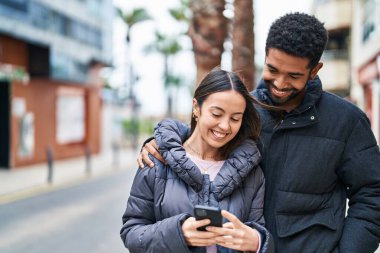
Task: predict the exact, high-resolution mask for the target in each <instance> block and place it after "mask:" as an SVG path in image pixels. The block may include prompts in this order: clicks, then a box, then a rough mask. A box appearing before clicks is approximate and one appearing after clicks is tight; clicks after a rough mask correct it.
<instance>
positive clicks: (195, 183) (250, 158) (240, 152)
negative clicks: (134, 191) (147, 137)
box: [154, 119, 261, 200]
mask: <svg viewBox="0 0 380 253" xmlns="http://www.w3.org/2000/svg"><path fill="white" fill-rule="evenodd" d="M154 138H155V140H156V142H157V144H158V146H159V151H160V153H161V155H162V156H163V158H164V159H165V161H166V162H167V165H168V166H170V167H171V169H172V170H173V171H174V172H176V173H177V175H178V176H179V177H180V178H181V179H182V180H183V181H184V182H186V183H187V184H188V185H190V186H191V187H192V188H193V189H194V190H195V191H197V192H199V191H200V190H201V189H202V182H203V176H202V173H201V172H200V170H199V169H198V167H197V166H196V165H195V163H193V161H191V159H189V158H188V157H187V156H186V151H185V149H184V148H183V147H182V140H181V133H180V132H179V129H178V125H177V124H176V123H175V121H174V120H171V119H165V120H163V121H161V122H160V123H159V124H158V125H157V127H156V128H155V133H154ZM260 160H261V155H260V153H259V151H258V149H257V146H256V143H255V142H254V141H252V140H246V141H245V142H244V143H243V144H242V145H240V146H239V147H238V148H236V149H235V150H234V152H233V153H232V154H230V156H229V157H228V159H227V160H226V161H225V163H224V164H223V166H222V168H221V169H220V172H219V173H218V175H217V176H216V177H215V180H214V181H213V183H212V186H211V187H212V189H211V191H212V192H213V193H214V194H215V197H216V199H217V200H220V199H223V198H224V197H226V196H228V195H230V194H231V193H232V192H233V191H234V190H235V189H236V188H237V187H238V186H239V185H240V184H241V182H243V181H244V179H245V178H246V177H247V175H248V174H249V173H250V172H251V171H252V170H253V169H255V168H257V165H258V164H259V162H260Z"/></svg>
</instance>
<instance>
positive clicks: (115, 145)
mask: <svg viewBox="0 0 380 253" xmlns="http://www.w3.org/2000/svg"><path fill="white" fill-rule="evenodd" d="M119 149H120V147H119V144H118V143H116V142H113V143H112V154H113V156H112V157H113V165H114V167H115V168H116V169H118V168H119Z"/></svg>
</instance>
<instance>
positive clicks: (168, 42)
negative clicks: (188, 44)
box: [145, 31, 182, 57]
mask: <svg viewBox="0 0 380 253" xmlns="http://www.w3.org/2000/svg"><path fill="white" fill-rule="evenodd" d="M181 50H182V46H181V44H180V43H179V42H178V41H177V39H176V38H174V37H169V36H168V35H164V34H162V33H160V32H158V31H156V32H155V41H154V42H153V43H152V44H150V45H148V46H147V47H146V48H145V51H146V53H150V52H158V53H161V54H162V55H164V57H167V56H170V55H175V54H177V53H179V52H180V51H181Z"/></svg>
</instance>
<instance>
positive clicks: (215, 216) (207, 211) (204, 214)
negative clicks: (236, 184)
mask: <svg viewBox="0 0 380 253" xmlns="http://www.w3.org/2000/svg"><path fill="white" fill-rule="evenodd" d="M194 216H195V219H196V220H203V219H209V220H210V221H211V223H210V224H208V225H206V226H203V227H199V228H198V230H200V231H206V227H207V226H214V227H221V226H222V219H223V218H222V212H221V210H220V208H218V207H214V206H206V205H196V206H195V207H194Z"/></svg>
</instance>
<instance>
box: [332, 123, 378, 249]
mask: <svg viewBox="0 0 380 253" xmlns="http://www.w3.org/2000/svg"><path fill="white" fill-rule="evenodd" d="M337 173H338V175H339V177H340V178H341V180H342V181H343V182H344V184H345V185H346V186H347V189H348V190H347V193H348V198H349V208H348V212H347V217H346V221H345V224H344V229H343V235H342V238H341V240H340V245H339V252H356V253H369V252H374V251H375V250H376V248H377V247H378V246H379V241H380V154H379V147H378V146H377V144H376V140H375V138H374V137H373V134H372V131H371V129H370V125H369V123H368V120H367V119H366V118H365V117H364V116H363V117H362V118H361V119H360V120H359V121H358V122H357V123H356V126H355V127H354V128H353V130H352V132H351V134H350V137H349V138H348V140H347V142H346V148H345V151H344V154H343V163H342V165H341V166H340V167H339V169H338V170H337Z"/></svg>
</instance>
